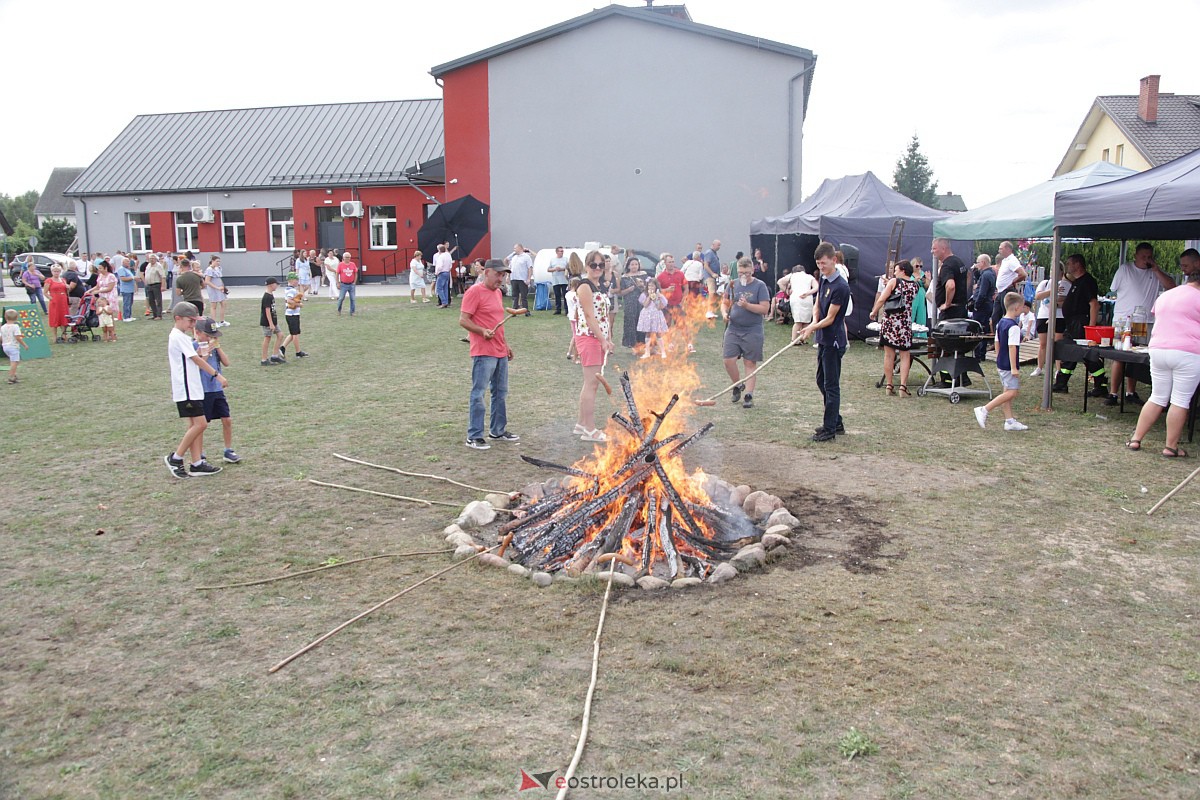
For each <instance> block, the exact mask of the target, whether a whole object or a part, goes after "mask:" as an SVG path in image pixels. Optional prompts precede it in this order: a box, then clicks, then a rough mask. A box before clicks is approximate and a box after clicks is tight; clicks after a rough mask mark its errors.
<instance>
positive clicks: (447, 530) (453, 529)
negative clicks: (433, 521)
mask: <svg viewBox="0 0 1200 800" xmlns="http://www.w3.org/2000/svg"><path fill="white" fill-rule="evenodd" d="M456 531H462V528H460V527H458V526H457V525H455V524H453V523H452V524H450V525H447V526H446V527H445V528H443V529H442V533H444V534H445V535H446V536H449V535H450V534H452V533H455V532H456ZM446 541H450V540H449V539H447V540H446Z"/></svg>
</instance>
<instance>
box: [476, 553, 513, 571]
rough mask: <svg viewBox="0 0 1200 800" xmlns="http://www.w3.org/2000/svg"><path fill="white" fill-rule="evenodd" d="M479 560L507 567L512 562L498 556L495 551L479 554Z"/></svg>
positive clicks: (493, 565) (490, 564)
mask: <svg viewBox="0 0 1200 800" xmlns="http://www.w3.org/2000/svg"><path fill="white" fill-rule="evenodd" d="M479 560H480V561H481V562H483V563H484V564H487V565H488V566H491V567H501V568H507V567H508V566H509V565H510V564H512V562H511V561H509V560H508V559H507V558H504V557H503V556H498V555H496V554H495V553H484V554H483V555H481V556H479Z"/></svg>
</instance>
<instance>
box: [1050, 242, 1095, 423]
mask: <svg viewBox="0 0 1200 800" xmlns="http://www.w3.org/2000/svg"><path fill="white" fill-rule="evenodd" d="M1061 249H1062V237H1061V236H1060V235H1059V232H1058V226H1057V225H1055V226H1054V243H1053V244H1051V245H1050V313H1049V314H1048V319H1047V320H1046V366H1045V367H1044V368H1043V369H1044V371H1043V373H1042V410H1043V411H1050V410H1052V409H1053V407H1054V401H1053V395H1054V334H1055V331H1056V330H1057V329H1058V325H1057V324H1056V323H1057V322H1058V302H1059V300H1058V282H1059V281H1060V280H1061V279H1062V276H1061V275H1060V274H1059V271H1058V262H1059V256H1060V252H1061ZM1085 388H1086V387H1085Z"/></svg>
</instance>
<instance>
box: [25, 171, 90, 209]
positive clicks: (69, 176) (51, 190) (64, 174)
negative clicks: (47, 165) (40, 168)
mask: <svg viewBox="0 0 1200 800" xmlns="http://www.w3.org/2000/svg"><path fill="white" fill-rule="evenodd" d="M83 170H84V167H55V168H54V169H53V170H51V171H50V179H49V180H47V181H46V188H45V189H43V190H42V194H41V196H40V197H38V201H37V205H36V206H34V209H33V213H34V214H35V215H37V214H40V215H42V216H49V215H51V214H70V215H72V216H74V214H75V203H74V202H72V201H71V200H70V199H68V198H66V197H63V192H64V191H65V190H66V188H67V187H68V186H70V185H71V184H72V183H73V182H74V180H75V179H76V178H78V177H79V176H80V175H81V174H82V173H83Z"/></svg>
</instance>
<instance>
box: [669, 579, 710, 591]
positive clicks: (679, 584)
mask: <svg viewBox="0 0 1200 800" xmlns="http://www.w3.org/2000/svg"><path fill="white" fill-rule="evenodd" d="M702 583H704V581H702V580H700V579H699V578H676V579H675V580H673V581H671V588H672V589H686V588H687V587H689V586H699V585H700V584H702Z"/></svg>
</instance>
